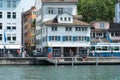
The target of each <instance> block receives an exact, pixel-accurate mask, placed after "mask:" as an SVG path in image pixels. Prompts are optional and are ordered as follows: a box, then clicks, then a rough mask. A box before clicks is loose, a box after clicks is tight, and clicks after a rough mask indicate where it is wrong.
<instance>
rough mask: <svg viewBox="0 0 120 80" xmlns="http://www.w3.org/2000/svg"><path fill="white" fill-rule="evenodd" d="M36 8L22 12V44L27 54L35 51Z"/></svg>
mask: <svg viewBox="0 0 120 80" xmlns="http://www.w3.org/2000/svg"><path fill="white" fill-rule="evenodd" d="M35 10H36V8H35V7H31V9H29V10H27V11H25V12H23V14H22V21H23V30H24V31H23V33H24V44H25V49H26V51H27V52H32V51H33V50H35V23H36V11H35Z"/></svg>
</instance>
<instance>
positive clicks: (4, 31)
mask: <svg viewBox="0 0 120 80" xmlns="http://www.w3.org/2000/svg"><path fill="white" fill-rule="evenodd" d="M4 42H5V43H6V33H5V31H4Z"/></svg>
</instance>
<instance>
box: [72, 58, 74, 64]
mask: <svg viewBox="0 0 120 80" xmlns="http://www.w3.org/2000/svg"><path fill="white" fill-rule="evenodd" d="M73 65H74V59H73V57H72V66H73Z"/></svg>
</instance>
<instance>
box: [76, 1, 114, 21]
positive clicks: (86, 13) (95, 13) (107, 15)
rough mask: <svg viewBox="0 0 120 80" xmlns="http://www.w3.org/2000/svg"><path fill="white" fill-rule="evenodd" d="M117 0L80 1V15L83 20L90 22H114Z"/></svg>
mask: <svg viewBox="0 0 120 80" xmlns="http://www.w3.org/2000/svg"><path fill="white" fill-rule="evenodd" d="M114 1H115V0H79V3H78V14H80V15H82V16H83V20H84V21H87V22H90V21H95V20H103V21H113V17H114V14H115V10H114V7H115V2H114Z"/></svg>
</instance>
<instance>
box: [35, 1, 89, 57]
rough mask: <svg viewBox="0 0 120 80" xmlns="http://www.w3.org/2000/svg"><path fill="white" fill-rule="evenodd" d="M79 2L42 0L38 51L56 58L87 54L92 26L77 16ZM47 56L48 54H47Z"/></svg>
mask: <svg viewBox="0 0 120 80" xmlns="http://www.w3.org/2000/svg"><path fill="white" fill-rule="evenodd" d="M77 3H78V0H42V6H41V8H40V9H39V10H41V15H40V16H38V18H39V17H41V18H39V20H38V19H37V25H39V27H40V28H39V31H38V32H39V33H37V34H39V37H38V36H37V37H36V38H37V39H38V40H37V43H39V44H37V45H40V46H39V47H38V46H37V49H38V48H40V49H38V50H41V51H43V52H45V53H47V52H52V53H53V55H54V56H61V55H64V56H71V55H74V54H78V55H80V54H86V53H87V49H88V48H89V47H90V28H91V25H90V24H88V23H86V22H83V21H82V20H81V19H82V16H81V15H77ZM45 55H47V54H45Z"/></svg>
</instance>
